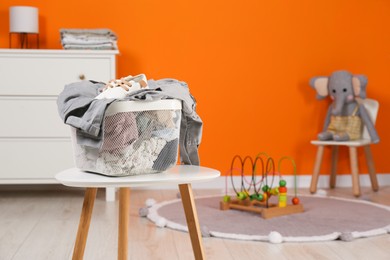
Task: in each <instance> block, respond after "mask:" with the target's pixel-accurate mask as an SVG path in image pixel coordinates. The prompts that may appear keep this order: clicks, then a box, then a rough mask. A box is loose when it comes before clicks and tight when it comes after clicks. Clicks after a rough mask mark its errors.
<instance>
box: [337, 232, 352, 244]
mask: <svg viewBox="0 0 390 260" xmlns="http://www.w3.org/2000/svg"><path fill="white" fill-rule="evenodd" d="M354 239H355V238H354V237H353V235H352V233H351V232H344V233H341V235H340V240H342V241H347V242H349V241H352V240H354Z"/></svg>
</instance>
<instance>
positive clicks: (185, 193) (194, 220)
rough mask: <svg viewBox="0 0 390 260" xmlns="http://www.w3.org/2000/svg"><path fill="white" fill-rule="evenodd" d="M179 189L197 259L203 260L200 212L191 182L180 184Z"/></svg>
mask: <svg viewBox="0 0 390 260" xmlns="http://www.w3.org/2000/svg"><path fill="white" fill-rule="evenodd" d="M179 189H180V195H181V200H182V203H183V208H184V213H185V215H186V220H187V226H188V232H189V234H190V237H191V243H192V250H193V251H194V256H195V259H196V260H203V259H205V257H204V250H203V246H202V235H201V233H200V227H199V221H198V213H197V212H196V208H195V201H194V196H193V194H192V188H191V184H179Z"/></svg>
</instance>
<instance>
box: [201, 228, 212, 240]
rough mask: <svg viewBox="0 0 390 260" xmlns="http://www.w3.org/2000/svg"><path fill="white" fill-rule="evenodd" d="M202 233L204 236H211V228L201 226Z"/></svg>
mask: <svg viewBox="0 0 390 260" xmlns="http://www.w3.org/2000/svg"><path fill="white" fill-rule="evenodd" d="M200 233H201V234H202V237H211V234H210V230H209V228H208V227H207V226H201V227H200Z"/></svg>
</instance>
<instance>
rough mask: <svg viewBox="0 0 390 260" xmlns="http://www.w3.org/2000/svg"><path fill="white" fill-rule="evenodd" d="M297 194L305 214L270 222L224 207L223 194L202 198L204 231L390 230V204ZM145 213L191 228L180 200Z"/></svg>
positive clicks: (277, 236) (314, 233) (359, 233)
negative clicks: (220, 203)
mask: <svg viewBox="0 0 390 260" xmlns="http://www.w3.org/2000/svg"><path fill="white" fill-rule="evenodd" d="M299 198H300V200H301V203H302V204H303V207H304V210H305V211H304V212H303V213H297V214H291V215H286V216H281V217H275V218H271V219H267V220H265V219H263V218H262V217H261V216H260V215H259V214H257V213H252V212H246V211H245V212H244V211H239V210H226V211H222V210H220V209H219V202H220V200H221V199H222V196H211V197H199V198H196V199H195V204H196V208H197V211H198V217H199V223H200V226H201V231H202V235H203V236H206V237H207V236H209V237H219V238H229V239H240V240H257V241H268V242H271V243H282V242H309V241H310V242H314V241H329V240H343V241H351V240H353V239H356V238H362V237H370V236H377V235H384V234H388V233H390V207H386V206H382V205H379V204H375V203H371V202H367V201H363V200H357V199H356V200H349V199H341V198H335V197H320V196H310V195H309V196H302V195H300V196H299ZM289 201H290V199H289ZM149 204H151V203H149ZM149 206H150V205H149ZM145 209H146V208H143V210H144V212H145ZM141 210H142V209H140V212H141ZM144 215H146V214H144ZM147 217H148V218H149V219H150V220H151V221H153V222H154V223H155V224H156V225H157V226H159V227H168V228H172V229H176V230H181V231H188V229H187V224H186V220H185V216H184V210H183V206H182V204H181V200H180V199H176V200H172V201H165V202H161V203H157V204H154V205H152V206H150V207H149V208H147Z"/></svg>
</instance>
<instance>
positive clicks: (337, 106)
mask: <svg viewBox="0 0 390 260" xmlns="http://www.w3.org/2000/svg"><path fill="white" fill-rule="evenodd" d="M344 104H345V100H344V98H336V99H335V101H334V102H333V108H332V115H334V116H338V115H341V111H342V109H343V107H344Z"/></svg>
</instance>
